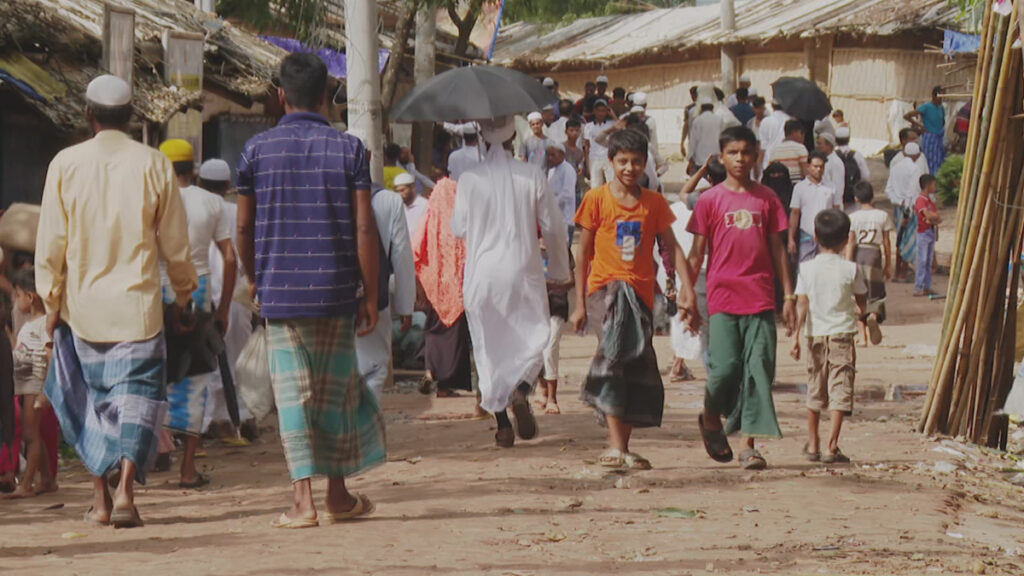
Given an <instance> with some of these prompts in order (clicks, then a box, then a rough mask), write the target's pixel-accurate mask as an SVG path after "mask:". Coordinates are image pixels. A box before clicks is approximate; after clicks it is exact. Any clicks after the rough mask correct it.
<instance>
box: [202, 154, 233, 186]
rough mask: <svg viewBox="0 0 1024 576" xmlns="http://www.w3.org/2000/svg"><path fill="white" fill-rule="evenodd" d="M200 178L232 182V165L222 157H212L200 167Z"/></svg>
mask: <svg viewBox="0 0 1024 576" xmlns="http://www.w3.org/2000/svg"><path fill="white" fill-rule="evenodd" d="M199 179H200V180H210V181H211V182H230V181H231V167H230V166H228V163H227V162H225V161H223V160H221V159H220V158H211V159H209V160H207V161H206V162H203V165H202V166H200V167H199Z"/></svg>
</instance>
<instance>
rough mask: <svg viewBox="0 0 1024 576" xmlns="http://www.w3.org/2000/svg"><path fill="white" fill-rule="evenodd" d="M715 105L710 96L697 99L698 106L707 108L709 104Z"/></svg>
mask: <svg viewBox="0 0 1024 576" xmlns="http://www.w3.org/2000/svg"><path fill="white" fill-rule="evenodd" d="M714 103H715V101H714V100H712V99H711V97H710V96H701V97H700V98H698V99H697V105H699V106H707V105H708V104H714Z"/></svg>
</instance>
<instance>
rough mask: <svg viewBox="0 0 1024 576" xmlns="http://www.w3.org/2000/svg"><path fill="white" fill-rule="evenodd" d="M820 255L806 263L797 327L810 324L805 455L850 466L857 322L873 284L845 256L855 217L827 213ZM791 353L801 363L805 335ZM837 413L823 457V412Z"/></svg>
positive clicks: (819, 225)
mask: <svg viewBox="0 0 1024 576" xmlns="http://www.w3.org/2000/svg"><path fill="white" fill-rule="evenodd" d="M814 236H815V240H816V241H817V243H818V249H819V254H818V255H817V256H816V257H815V258H814V259H813V260H811V261H809V262H804V263H803V264H801V265H800V274H799V276H798V277H797V281H796V297H797V326H803V325H804V324H806V326H807V328H806V332H805V333H806V336H807V348H808V351H809V352H810V353H809V354H808V358H807V372H808V374H810V380H809V381H808V383H807V434H808V439H807V444H806V445H805V446H804V456H805V457H806V458H807V459H808V460H810V461H812V462H817V461H819V460H820V461H821V462H822V463H825V464H846V463H849V462H850V459H849V458H848V457H847V456H846V455H845V454H843V452H842V450H840V449H839V432H840V430H841V429H842V427H843V419H844V418H845V417H846V416H848V415H850V414H852V413H853V381H854V376H855V372H856V369H855V368H856V352H855V350H854V344H853V339H854V336H855V335H856V333H857V319H858V318H860V317H861V315H862V314H863V311H864V309H865V307H866V306H867V293H868V286H867V282H866V281H865V280H864V275H863V273H862V272H861V270H860V268H858V267H857V265H856V264H854V263H853V262H850V261H849V260H846V259H844V258H843V257H842V254H843V253H844V251H845V250H846V245H847V243H849V241H850V238H849V236H850V218H849V216H847V215H846V214H844V213H843V212H842V211H841V210H836V209H832V208H830V209H828V210H823V211H822V212H820V213H819V214H818V216H817V217H816V218H815V219H814ZM790 354H791V355H792V356H793V358H794V359H796V360H799V359H800V334H799V332H798V333H797V334H796V337H795V338H794V340H793V349H792V350H791V352H790ZM826 409H827V410H829V411H830V412H831V413H832V429H831V432H830V434H829V439H828V450H827V451H826V452H825V453H824V454H822V453H821V449H820V440H819V437H818V423H819V421H820V419H821V411H822V410H826Z"/></svg>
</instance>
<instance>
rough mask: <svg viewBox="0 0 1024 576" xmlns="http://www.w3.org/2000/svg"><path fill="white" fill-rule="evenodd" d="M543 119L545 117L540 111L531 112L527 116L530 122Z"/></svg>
mask: <svg viewBox="0 0 1024 576" xmlns="http://www.w3.org/2000/svg"><path fill="white" fill-rule="evenodd" d="M543 119H544V117H543V116H541V115H540V112H530V113H529V114H528V115H527V116H526V120H527V121H528V122H533V121H534V120H543Z"/></svg>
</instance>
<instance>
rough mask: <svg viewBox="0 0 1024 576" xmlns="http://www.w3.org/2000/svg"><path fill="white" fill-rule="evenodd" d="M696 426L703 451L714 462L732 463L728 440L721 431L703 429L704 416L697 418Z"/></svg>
mask: <svg viewBox="0 0 1024 576" xmlns="http://www.w3.org/2000/svg"><path fill="white" fill-rule="evenodd" d="M697 425H698V426H699V427H700V437H701V439H702V440H704V450H705V451H707V453H708V456H711V459H712V460H714V461H715V462H721V463H722V464H725V463H726V462H732V458H733V454H732V447H731V446H729V439H728V438H726V437H725V434H724V433H723V432H722V431H721V430H708V429H707V428H705V427H704V415H703V414H701V415H699V416H697Z"/></svg>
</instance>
